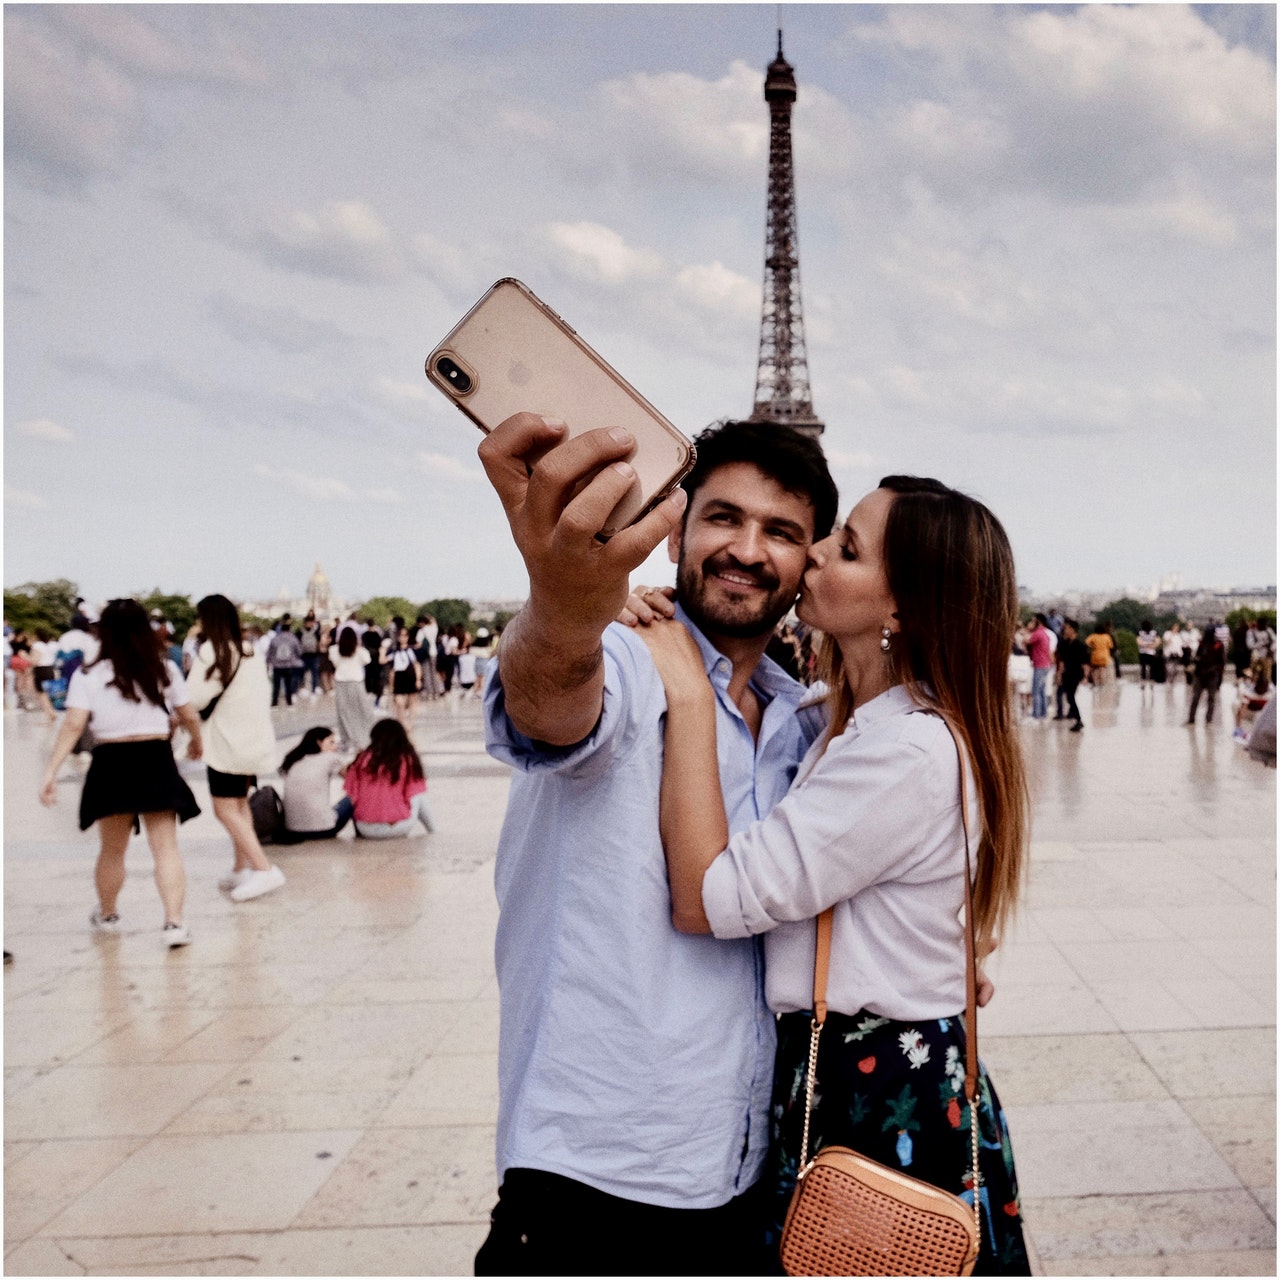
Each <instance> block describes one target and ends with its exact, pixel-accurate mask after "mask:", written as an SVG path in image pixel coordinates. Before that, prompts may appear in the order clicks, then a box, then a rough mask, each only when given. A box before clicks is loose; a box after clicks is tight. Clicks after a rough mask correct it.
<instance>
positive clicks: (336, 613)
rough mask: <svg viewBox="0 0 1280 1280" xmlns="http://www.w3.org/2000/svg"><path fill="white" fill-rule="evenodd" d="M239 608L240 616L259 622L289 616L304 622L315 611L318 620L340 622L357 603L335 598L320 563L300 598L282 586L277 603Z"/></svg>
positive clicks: (255, 602) (247, 604) (245, 602)
mask: <svg viewBox="0 0 1280 1280" xmlns="http://www.w3.org/2000/svg"><path fill="white" fill-rule="evenodd" d="M238 607H239V609H240V612H241V613H249V614H253V615H254V617H257V618H278V617H280V615H281V614H284V613H288V614H291V615H292V616H293V617H294V618H295V619H301V618H305V617H306V615H307V614H308V613H310V612H313V611H314V613H315V615H316V617H317V618H339V617H346V615H347V614H348V613H350V612H351V610H352V609H353V608H354V607H355V602H354V601H351V600H347V599H344V598H342V597H340V596H335V595H334V593H333V587H332V586H331V585H330V582H329V578H328V575H327V574H326V573H325V571H324V570H323V569H322V568H321V567H320V563H319V561H317V562H316V567H315V572H314V573H312V575H311V577H310V578H308V579H307V585H306V586H305V587H304V588H303V590H302V593H301V594H298V593H297V592H296V591H291V590H290V589H289V588H288V586H282V587H281V588H280V590H279V591H278V592H277V593H276V595H275V598H274V599H270V600H268V599H257V600H241V601H239V602H238Z"/></svg>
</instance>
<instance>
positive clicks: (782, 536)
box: [668, 462, 813, 638]
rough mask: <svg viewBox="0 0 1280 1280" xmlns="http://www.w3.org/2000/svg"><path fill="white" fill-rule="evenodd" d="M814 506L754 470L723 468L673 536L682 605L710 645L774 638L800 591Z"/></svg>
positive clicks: (734, 465)
mask: <svg viewBox="0 0 1280 1280" xmlns="http://www.w3.org/2000/svg"><path fill="white" fill-rule="evenodd" d="M812 541H813V505H812V503H810V501H809V499H808V498H806V497H804V496H803V495H801V494H796V493H791V492H790V491H788V490H786V489H784V488H783V487H782V486H781V485H780V484H779V483H778V482H777V481H776V480H774V479H772V478H771V477H769V476H767V475H765V473H764V472H763V471H761V470H760V469H759V468H758V467H756V466H753V465H752V464H751V463H749V462H730V463H726V464H725V465H724V466H723V467H718V468H717V469H716V470H715V471H713V472H712V473H711V474H710V475H709V476H708V477H707V478H706V480H704V481H703V483H702V484H701V485H700V486H699V488H698V489H697V491H696V492H695V493H694V495H693V499H692V501H691V502H690V503H689V509H688V511H687V512H686V514H685V520H684V525H683V527H677V528H676V529H674V530H672V533H671V538H670V540H669V542H668V551H669V553H670V555H671V558H672V560H674V561H675V562H676V565H677V566H678V568H677V573H676V591H677V598H678V599H679V601H680V603H681V605H683V606H684V610H685V612H686V613H687V614H688V615H689V617H690V618H691V619H692V620H693V621H694V622H695V623H696V624H697V625H698V627H699V629H700V630H701V631H702V632H703V633H704V634H706V635H707V636H708V637H709V638H710V637H714V636H716V635H722V636H734V637H752V636H760V635H764V634H766V633H768V632H770V631H772V630H773V628H774V627H775V626H776V625H777V623H778V621H779V620H780V619H781V618H783V617H785V616H786V613H787V610H788V609H790V608H791V605H792V603H793V602H794V601H795V598H796V593H797V592H798V591H799V589H800V578H801V576H802V575H803V573H804V567H805V556H806V553H807V552H808V550H809V544H810V543H811V542H812Z"/></svg>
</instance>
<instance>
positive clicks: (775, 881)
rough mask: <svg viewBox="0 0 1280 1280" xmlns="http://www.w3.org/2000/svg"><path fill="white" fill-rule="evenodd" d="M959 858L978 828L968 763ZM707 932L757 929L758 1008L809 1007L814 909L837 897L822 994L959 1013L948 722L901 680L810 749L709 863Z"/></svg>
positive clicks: (856, 1004) (908, 1009)
mask: <svg viewBox="0 0 1280 1280" xmlns="http://www.w3.org/2000/svg"><path fill="white" fill-rule="evenodd" d="M965 775H966V782H967V785H968V791H969V844H970V858H971V860H972V861H973V862H974V863H975V864H976V859H977V850H978V842H979V838H980V834H981V828H980V823H979V819H978V802H977V792H976V790H975V788H974V782H973V777H972V771H971V770H970V769H969V768H968V767H966V770H965ZM702 902H703V907H704V909H705V911H706V913H707V919H708V920H709V921H710V923H711V929H712V932H713V933H714V934H715V935H716V937H718V938H741V937H745V936H747V935H749V934H756V933H763V934H766V935H767V936H766V938H765V995H766V998H767V1000H768V1003H769V1007H770V1008H771V1009H773V1010H775V1011H776V1012H779V1013H790V1012H794V1011H796V1010H806V1009H811V1008H812V1007H813V957H814V939H815V924H814V920H815V917H816V916H817V915H818V914H819V913H820V912H822V911H824V910H825V909H826V908H827V907H829V906H832V905H835V918H834V923H833V928H832V944H831V968H830V975H829V977H828V982H827V1003H828V1005H829V1006H830V1007H831V1008H832V1009H833V1010H835V1011H836V1012H838V1013H848V1014H854V1013H858V1012H859V1011H860V1010H863V1009H866V1010H868V1011H869V1012H871V1013H875V1014H878V1015H880V1016H881V1017H886V1018H894V1019H913V1018H943V1017H949V1016H950V1015H952V1014H955V1013H959V1012H960V1011H962V1010H963V1009H964V1003H965V992H964V972H965V962H964V927H963V924H962V918H961V915H960V912H961V907H962V906H963V903H964V832H963V828H962V825H961V820H960V778H959V761H958V759H957V754H956V748H955V745H954V741H953V739H952V737H951V734H950V732H949V731H948V729H947V727H946V725H945V724H944V723H943V722H942V720H941V719H939V718H938V717H937V716H936V715H933V714H931V713H929V712H926V711H924V710H922V709H921V708H920V707H919V706H918V705H917V704H916V703H914V702H913V701H912V700H911V697H910V695H909V694H908V693H907V691H906V690H905V689H904V688H902V687H901V686H897V687H895V688H893V689H890V690H889V691H888V692H887V693H883V694H881V695H880V696H879V697H878V698H875V699H873V700H872V701H871V702H868V703H867V704H866V706H863V707H859V708H858V709H857V711H856V712H855V713H854V715H853V717H852V719H851V720H850V721H849V723H848V725H847V726H846V727H845V730H844V732H843V733H841V734H840V735H839V737H837V738H835V739H833V740H832V742H831V744H830V746H829V747H828V748H827V750H826V751H825V752H821V740H819V741H818V742H816V743H815V744H814V746H813V747H812V748H811V749H810V751H809V754H808V756H807V757H806V758H805V761H804V764H803V765H801V767H800V771H799V773H798V774H797V775H796V781H795V783H794V784H793V785H792V788H791V791H790V792H789V793H788V794H787V796H786V798H785V799H784V800H783V801H782V802H781V803H780V804H779V805H777V807H776V808H775V809H774V810H773V811H772V812H771V813H770V814H769V816H768V817H767V818H764V819H763V820H762V821H760V822H756V823H754V824H753V825H752V826H750V827H748V828H747V829H746V830H745V831H742V832H739V833H738V834H737V835H736V836H734V837H733V839H732V840H730V842H729V847H728V848H727V849H725V850H724V852H723V853H721V854H720V856H719V857H718V858H716V860H715V861H714V862H713V863H712V864H711V866H710V867H708V868H707V873H706V876H705V877H704V878H703V882H702Z"/></svg>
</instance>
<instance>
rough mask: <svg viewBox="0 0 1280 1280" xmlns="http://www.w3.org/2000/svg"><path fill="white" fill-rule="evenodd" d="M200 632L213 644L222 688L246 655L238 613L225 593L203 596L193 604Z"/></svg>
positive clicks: (214, 665)
mask: <svg viewBox="0 0 1280 1280" xmlns="http://www.w3.org/2000/svg"><path fill="white" fill-rule="evenodd" d="M196 617H197V618H199V619H200V635H201V637H202V638H203V639H205V640H207V641H208V642H209V643H210V644H211V645H213V668H214V670H215V671H216V672H217V673H218V679H219V680H220V681H221V682H222V687H223V688H224V689H225V688H226V687H227V685H229V684H230V683H231V677H232V676H233V675H235V673H236V671H237V670H239V667H240V659H241V658H243V657H245V656H246V655H245V649H244V633H243V632H242V631H241V630H240V613H239V611H238V610H237V609H236V607H235V605H233V604H232V603H231V601H230V600H228V599H227V597H226V596H218V595H213V596H205V597H204V599H203V600H201V601H200V603H199V604H197V605H196Z"/></svg>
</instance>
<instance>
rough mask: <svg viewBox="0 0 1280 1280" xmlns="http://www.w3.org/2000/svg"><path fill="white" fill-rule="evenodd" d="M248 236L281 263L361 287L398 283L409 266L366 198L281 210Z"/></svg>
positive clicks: (272, 259) (266, 253)
mask: <svg viewBox="0 0 1280 1280" xmlns="http://www.w3.org/2000/svg"><path fill="white" fill-rule="evenodd" d="M246 238H247V240H248V241H249V243H251V244H252V245H253V246H254V247H255V248H257V249H258V250H259V251H260V252H261V254H262V255H263V257H264V258H266V259H267V261H268V262H271V263H274V264H275V265H279V266H284V267H288V268H290V269H292V270H295V271H305V272H308V273H309V274H311V275H317V276H326V277H332V278H334V279H338V280H348V281H354V282H356V283H360V284H369V283H382V282H385V281H388V280H394V279H397V278H399V277H400V276H401V275H403V273H404V270H405V267H406V256H405V251H404V249H403V247H402V246H401V244H400V240H399V238H398V237H397V236H395V235H394V234H393V233H392V232H391V231H390V230H389V229H388V228H387V227H386V226H385V225H384V223H383V222H382V220H381V219H380V218H379V217H378V214H377V212H376V211H375V210H374V209H373V207H372V206H371V205H370V204H369V203H368V202H366V201H363V200H330V201H327V202H326V203H325V204H324V205H322V206H321V207H320V208H319V209H318V210H314V211H313V210H308V209H277V210H275V211H274V212H272V213H271V214H269V215H268V216H267V218H266V220H265V224H264V225H260V226H258V227H257V228H255V229H254V230H252V231H250V232H249V233H248V235H247V236H246Z"/></svg>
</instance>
